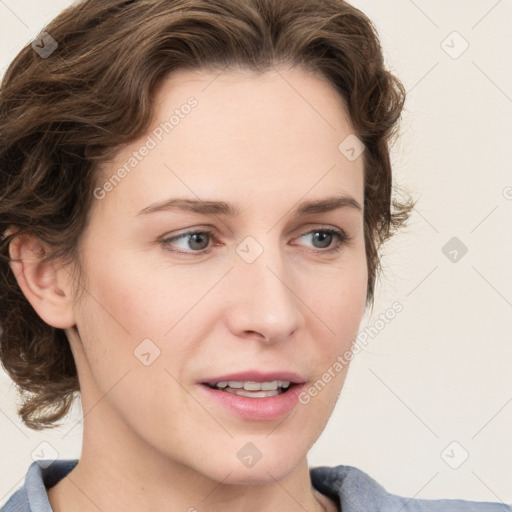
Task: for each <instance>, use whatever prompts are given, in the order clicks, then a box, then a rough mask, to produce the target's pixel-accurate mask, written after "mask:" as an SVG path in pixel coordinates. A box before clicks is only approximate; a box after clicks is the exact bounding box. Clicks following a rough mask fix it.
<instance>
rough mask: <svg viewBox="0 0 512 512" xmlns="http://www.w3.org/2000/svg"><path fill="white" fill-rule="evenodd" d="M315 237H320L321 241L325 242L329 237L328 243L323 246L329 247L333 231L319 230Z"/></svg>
mask: <svg viewBox="0 0 512 512" xmlns="http://www.w3.org/2000/svg"><path fill="white" fill-rule="evenodd" d="M315 237H317V238H320V243H323V241H325V239H326V238H327V241H328V243H327V244H325V245H324V246H323V247H329V245H330V242H331V238H332V234H331V233H324V232H320V231H317V232H316V233H315Z"/></svg>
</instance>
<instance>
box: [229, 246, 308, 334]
mask: <svg viewBox="0 0 512 512" xmlns="http://www.w3.org/2000/svg"><path fill="white" fill-rule="evenodd" d="M236 258H238V259H235V261H236V264H235V269H234V270H233V272H231V273H230V283H231V284H230V286H231V290H232V297H231V300H230V301H229V303H230V308H229V311H228V312H227V316H228V324H229V328H230V330H231V332H232V333H233V334H234V335H235V336H237V337H239V338H247V339H249V338H250V339H256V340H260V341H265V342H266V343H269V344H275V343H279V342H283V341H286V340H287V339H289V338H290V337H291V336H292V334H293V333H294V332H295V331H296V330H297V329H298V328H299V327H300V326H301V324H302V321H303V317H302V314H301V310H300V304H301V303H302V302H301V300H300V297H298V295H297V294H296V292H294V282H293V281H294V279H293V273H292V271H291V269H290V268H289V267H288V266H287V264H286V260H285V258H284V257H283V255H282V253H281V251H280V250H279V249H278V248H276V249H272V250H270V248H269V247H266V248H264V250H263V252H262V253H261V254H260V255H259V256H258V257H257V258H256V260H254V261H253V262H252V263H248V262H247V261H245V260H244V259H243V258H241V257H239V256H238V255H237V256H236Z"/></svg>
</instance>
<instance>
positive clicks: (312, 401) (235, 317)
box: [72, 68, 368, 483]
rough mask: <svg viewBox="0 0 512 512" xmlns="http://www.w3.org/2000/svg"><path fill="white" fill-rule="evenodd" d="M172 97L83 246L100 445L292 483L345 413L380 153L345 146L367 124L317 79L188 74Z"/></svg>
mask: <svg viewBox="0 0 512 512" xmlns="http://www.w3.org/2000/svg"><path fill="white" fill-rule="evenodd" d="M155 101H156V110H155V118H154V120H153V122H152V125H151V128H150V130H149V131H148V132H147V134H146V135H145V136H143V137H141V138H140V139H139V140H138V141H136V142H134V143H132V144H130V145H129V146H126V147H124V148H123V150H122V151H121V152H120V153H118V155H117V156H116V158H115V160H114V161H112V162H110V163H109V164H108V165H105V166H104V167H103V169H102V176H101V179H100V180H99V181H98V188H97V189H96V191H95V195H96V197H97V199H95V201H94V205H93V208H92V210H91V222H90V225H89V227H88V230H87V231H86V232H85V233H84V238H83V239H82V252H81V255H82V260H83V262H84V272H85V276H86V281H87V285H86V290H87V291H86V292H84V296H83V300H82V301H81V302H77V303H76V304H74V306H73V307H74V318H75V321H76V325H77V329H78V331H79V333H80V337H81V341H82V345H80V344H78V343H76V340H75V342H73V344H72V348H73V352H74V354H75V358H76V361H77V365H78V371H79V377H80V382H81V388H82V401H83V404H84V414H85V420H84V429H85V434H84V436H85V437H84V446H87V443H90V444H91V445H93V444H95V445H96V446H98V447H99V446H100V445H101V444H102V443H103V444H104V445H107V446H108V447H109V449H110V452H111V453H117V452H116V450H119V451H121V450H124V452H125V453H130V454H133V455H134V456H135V455H136V454H139V455H140V454H143V453H146V454H147V453H148V449H149V451H150V453H152V454H153V455H154V456H155V457H164V458H165V459H166V460H168V461H172V462H176V463H179V464H180V465H184V466H185V467H186V468H188V470H193V471H195V472H198V473H201V474H202V475H205V476H208V477H209V478H214V479H216V480H219V481H220V480H224V482H225V483H228V482H233V483H236V482H242V481H243V482H267V481H271V480H273V479H282V478H284V477H285V476H286V475H288V474H290V473H291V471H292V470H293V469H294V468H295V467H297V465H298V464H299V463H300V462H301V461H303V460H304V457H305V455H306V454H307V452H308V450H309V449H310V447H311V446H312V444H313V443H314V442H315V441H316V439H317V438H318V436H319V435H320V433H321V432H322V430H323V428H324V426H325V424H326V422H327V420H328V418H329V416H330V414H331V412H332V410H333V408H334V405H335V402H336V399H337V397H338V395H339V393H340V391H341V387H342V384H343V381H344V378H345V374H346V370H347V368H346V367H343V368H341V367H340V366H341V365H340V364H339V363H338V364H336V362H337V361H338V356H342V355H343V354H344V352H345V351H346V350H348V349H350V346H351V343H352V341H353V340H354V338H355V337H356V335H357V332H358V329H359V324H360V321H361V318H362V315H363V313H364V308H365V298H366V286H367V277H368V275H367V267H366V255H365V247H364V231H363V210H362V208H363V192H364V190H363V157H362V156H360V157H358V158H356V157H357V153H356V154H354V151H351V147H354V149H355V151H356V152H357V150H358V149H359V148H358V147H355V146H354V144H353V142H354V140H355V139H353V138H349V139H348V141H346V142H345V143H344V145H342V148H341V150H340V148H339V146H340V144H341V143H342V142H343V141H345V139H347V137H349V136H351V135H352V133H353V132H352V128H351V126H350V123H349V120H348V118H347V115H346V114H345V111H344V107H343V104H342V102H341V100H340V99H339V98H338V96H337V95H336V93H335V91H334V90H333V89H332V88H331V86H330V85H328V84H327V82H325V81H323V80H321V79H320V78H319V77H317V76H314V75H312V74H309V73H307V72H306V71H304V70H301V69H297V68H296V69H294V70H290V69H284V68H279V72H269V73H265V74H263V75H260V76H256V75H253V74H251V73H249V72H245V71H244V72H241V71H236V72H235V71H225V72H223V73H221V74H220V75H219V74H218V73H213V72H211V73H210V72H206V71H203V72H202V73H199V72H198V71H194V72H193V71H181V72H179V73H176V74H174V75H173V76H172V77H170V78H169V79H167V80H166V81H165V82H164V83H163V84H162V85H161V87H159V89H158V91H157V95H156V97H155ZM351 143H352V146H350V144H351ZM347 145H349V146H350V147H348V148H347ZM144 148H145V149H144ZM342 150H343V151H342ZM120 169H124V172H123V171H122V170H120ZM340 198H345V199H344V200H341V201H340V202H338V204H337V205H334V201H335V200H336V199H340ZM171 201H173V203H174V205H171V204H170V203H171ZM318 201H332V202H331V203H328V204H326V205H324V206H321V205H316V206H315V203H316V202H318ZM165 203H169V205H168V206H167V207H166V206H165ZM329 204H330V205H331V207H330V208H329V207H328V206H329ZM308 205H309V206H308ZM333 205H334V206H337V207H333ZM357 205H359V206H360V208H358V207H357ZM191 232H194V233H196V234H195V235H192V234H191ZM338 233H339V235H338ZM345 237H346V239H345ZM233 381H234V382H233ZM252 381H254V382H259V383H261V382H266V383H267V384H264V385H263V386H258V385H256V386H253V387H252V385H251V384H250V383H249V384H247V382H252ZM276 381H277V382H276ZM280 381H290V382H291V384H290V386H289V388H288V390H286V391H285V392H282V389H281V387H282V385H283V382H280ZM318 381H321V382H320V383H318ZM219 382H220V383H221V386H225V383H226V382H231V384H232V385H228V386H229V389H228V388H227V387H224V390H221V389H218V388H216V389H213V388H212V387H209V386H208V385H207V384H209V385H210V386H214V385H215V384H218V383H219ZM276 383H277V384H278V385H279V386H280V387H279V389H272V388H275V386H276ZM315 383H316V387H315ZM241 385H244V388H243V389H242V390H240V389H239V387H240V386H241ZM284 385H286V384H285V383H284ZM259 387H262V388H263V390H259V391H252V389H257V388H259ZM267 388H268V389H267ZM311 389H313V391H312V392H310V391H309V390H311ZM315 390H316V392H315ZM269 391H270V393H269ZM240 394H244V395H248V396H240ZM266 395H275V396H266ZM313 395H315V396H313Z"/></svg>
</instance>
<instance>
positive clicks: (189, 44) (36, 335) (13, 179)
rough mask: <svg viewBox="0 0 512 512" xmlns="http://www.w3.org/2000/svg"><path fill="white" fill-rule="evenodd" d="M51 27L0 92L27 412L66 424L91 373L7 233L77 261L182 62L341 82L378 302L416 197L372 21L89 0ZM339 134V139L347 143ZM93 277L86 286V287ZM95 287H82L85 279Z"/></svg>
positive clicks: (187, 2) (332, 11) (183, 0)
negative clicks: (102, 200) (110, 175)
mask: <svg viewBox="0 0 512 512" xmlns="http://www.w3.org/2000/svg"><path fill="white" fill-rule="evenodd" d="M45 31H46V32H47V33H48V34H50V36H51V37H52V38H53V39H54V40H56V41H57V43H58V48H57V49H56V50H55V51H54V52H53V53H52V54H51V55H50V56H47V58H42V56H41V55H39V54H38V53H37V52H36V51H35V49H34V48H33V47H32V46H31V45H27V46H26V47H25V48H24V49H23V50H22V51H21V52H20V53H19V54H18V55H17V57H16V58H15V59H14V61H13V62H12V63H11V65H10V66H9V68H8V69H7V72H6V74H5V76H4V80H3V82H2V85H1V88H0V134H1V137H0V233H3V232H4V231H5V230H6V229H7V228H8V227H11V226H12V227H16V229H17V232H15V233H12V234H9V235H8V236H4V237H3V239H2V241H1V245H0V328H1V332H0V359H1V361H2V364H3V366H4V368H5V369H6V371H7V373H8V374H9V375H10V377H11V378H12V379H13V381H14V382H15V383H16V384H17V385H18V387H19V389H20V392H21V394H22V395H23V397H24V401H23V403H22V404H21V406H20V407H19V414H20V416H21V418H22V420H23V422H24V423H25V424H26V425H27V426H29V427H30V428H33V429H42V428H49V427H52V426H55V425H54V424H55V422H56V421H57V420H59V419H61V418H62V417H63V416H64V415H65V414H66V413H67V412H68V410H69V407H70V405H71V403H72V401H73V397H74V395H75V393H76V392H78V391H79V382H78V378H77V373H76V367H75V363H74V360H73V356H72V353H71V350H70V347H69V343H68V340H67V337H66V334H65V332H64V330H62V329H58V328H54V327H52V326H50V325H48V324H46V323H45V322H43V321H42V320H41V318H40V317H39V316H38V315H37V314H36V312H35V310H34V309H33V308H32V306H31V305H30V303H29V302H28V301H27V299H26V298H25V296H24V294H23V293H22V291H21V290H20V288H19V286H18V283H17V281H16V279H15V276H14V274H13V272H12V270H11V269H10V267H9V261H10V260H9V243H10V241H11V240H12V239H13V238H14V237H15V236H19V235H21V234H23V233H32V234H34V235H36V236H37V237H38V238H39V239H40V240H41V241H43V242H44V243H45V244H46V245H47V246H48V247H50V248H51V251H50V253H49V254H47V255H46V256H45V257H44V259H45V260H46V261H49V260H52V259H54V258H62V259H64V260H66V261H69V262H74V263H76V264H77V267H76V268H77V270H78V275H77V278H76V280H75V282H76V283H80V279H81V277H82V276H81V275H80V274H81V272H80V265H79V262H80V259H79V251H78V246H79V242H80V237H81V234H83V233H84V231H85V229H86V227H87V224H88V212H89V211H90V208H91V205H92V204H93V203H92V201H93V200H94V194H93V190H94V187H95V180H97V178H98V172H97V170H98V169H99V167H100V164H102V163H104V162H107V161H108V160H109V159H110V158H112V157H113V156H114V154H115V152H116V150H119V148H120V146H121V145H122V144H125V143H129V142H131V141H133V140H135V139H136V138H138V137H139V136H141V135H143V134H144V132H145V131H146V130H147V129H148V127H149V123H150V121H151V117H152V101H151V100H152V97H153V95H154V92H155V90H156V87H157V86H158V85H159V84H160V83H161V81H162V79H163V78H165V77H166V76H168V74H169V73H170V72H172V71H174V70H178V69H197V68H205V69H211V70H214V69H217V70H221V69H224V68H236V67H239V68H245V69H250V70H253V71H265V70H269V69H271V68H272V66H274V65H275V64H281V63H285V64H290V65H293V66H294V65H302V66H303V67H305V68H306V69H308V70H312V71H315V72H318V73H320V74H321V75H323V76H324V77H325V78H327V79H328V80H329V82H330V83H331V84H332V85H333V86H334V87H335V88H336V90H337V91H338V92H339V94H340V96H341V97H342V98H343V99H344V101H345V104H346V106H347V109H348V112H349V115H350V118H351V121H352V125H353V127H354V129H355V131H356V133H357V136H358V137H359V139H360V140H361V141H362V142H363V143H364V145H365V147H366V150H365V152H364V153H363V155H364V163H365V201H364V226H365V246H366V253H367V266H368V287H367V304H371V305H372V306H373V299H374V286H375V280H376V276H377V274H378V272H379V271H380V270H381V268H380V256H379V249H380V246H381V245H382V243H383V242H384V241H386V240H387V239H389V238H390V237H391V236H392V235H393V234H394V232H395V231H396V230H398V228H400V227H402V226H403V225H405V222H406V221H407V218H408V216H409V214H410V211H411V210H412V208H413V202H412V201H411V200H410V199H409V200H408V201H407V202H406V203H400V202H398V201H397V200H396V199H394V198H393V199H392V175H391V163H390V156H389V145H390V142H391V140H392V139H393V138H394V136H395V135H396V128H397V124H398V120H399V118H400V115H401V111H402V108H403V103H404V99H405V91H404V88H403V86H402V84H401V83H400V81H399V80H398V79H397V78H395V77H394V76H393V75H392V74H391V73H390V72H389V71H388V70H387V69H386V68H385V66H384V62H383V56H382V50H381V47H380V43H379V38H378V34H377V32H376V30H375V28H374V26H373V25H372V23H371V21H370V20H369V19H368V18H367V17H366V16H365V15H364V14H363V13H361V12H360V11H359V10H357V9H356V8H354V7H352V6H351V5H349V4H348V3H346V2H344V1H342V0H215V1H209V0H138V1H137V0H130V1H127V0H85V1H82V2H80V3H78V4H74V5H72V6H71V7H69V8H68V9H66V10H65V11H63V12H62V13H61V14H60V15H59V16H58V17H57V18H56V19H55V20H53V21H52V22H51V23H50V24H49V25H48V26H47V27H46V28H45ZM340 142H341V141H340ZM80 288H81V286H80V285H79V284H77V292H78V291H79V290H80ZM82 292H83V289H82Z"/></svg>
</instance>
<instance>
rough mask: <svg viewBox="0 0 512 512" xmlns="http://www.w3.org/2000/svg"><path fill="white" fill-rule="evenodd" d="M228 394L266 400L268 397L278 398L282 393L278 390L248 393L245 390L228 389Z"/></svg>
mask: <svg viewBox="0 0 512 512" xmlns="http://www.w3.org/2000/svg"><path fill="white" fill-rule="evenodd" d="M226 391H227V392H228V393H233V394H234V395H239V396H247V397H249V398H266V397H268V396H276V395H279V394H280V392H279V391H277V389H274V390H270V391H246V390H245V389H226Z"/></svg>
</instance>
